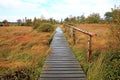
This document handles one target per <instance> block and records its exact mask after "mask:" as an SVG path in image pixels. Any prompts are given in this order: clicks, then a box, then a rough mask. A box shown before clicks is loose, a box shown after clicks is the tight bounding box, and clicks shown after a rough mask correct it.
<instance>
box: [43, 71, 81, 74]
mask: <svg viewBox="0 0 120 80" xmlns="http://www.w3.org/2000/svg"><path fill="white" fill-rule="evenodd" d="M51 73H52V74H73V73H74V74H83V71H59V72H58V71H43V72H42V74H51Z"/></svg>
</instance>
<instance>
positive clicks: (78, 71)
mask: <svg viewBox="0 0 120 80" xmlns="http://www.w3.org/2000/svg"><path fill="white" fill-rule="evenodd" d="M39 80H86V75H85V73H84V71H83V69H82V68H81V66H80V64H79V62H78V61H77V60H76V58H75V56H74V54H73V52H72V51H71V49H70V47H69V44H68V42H67V41H66V38H65V37H64V34H63V32H62V30H61V28H60V27H58V28H57V29H56V33H55V35H54V37H53V40H52V43H51V54H50V55H49V56H48V57H47V59H46V61H45V64H44V66H43V69H42V72H41V74H40V79H39Z"/></svg>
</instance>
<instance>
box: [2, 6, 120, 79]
mask: <svg viewBox="0 0 120 80" xmlns="http://www.w3.org/2000/svg"><path fill="white" fill-rule="evenodd" d="M104 16H105V18H104V19H103V18H101V17H100V15H99V13H92V14H90V15H89V16H88V17H85V16H84V15H81V16H75V17H73V16H70V17H67V18H65V19H64V20H61V21H57V20H55V19H53V18H50V19H44V17H43V16H42V17H41V18H36V17H35V18H34V19H33V20H32V19H28V18H25V19H24V20H23V21H22V20H21V19H18V20H17V22H15V23H13V22H9V21H7V20H3V21H2V22H0V26H1V27H0V80H1V79H3V80H8V79H9V80H37V79H38V78H39V75H40V72H41V68H42V66H43V64H44V60H45V58H46V56H47V55H48V54H49V51H50V49H49V44H50V41H51V38H52V36H53V33H54V30H55V25H58V24H59V25H61V24H62V23H65V24H70V25H73V26H77V27H79V28H81V29H84V30H87V31H90V32H94V33H97V36H96V37H93V40H92V44H93V46H92V49H93V51H92V53H93V54H92V61H91V63H89V62H87V36H85V35H83V34H81V33H79V32H76V34H77V35H76V36H77V37H76V38H77V40H76V43H77V44H76V45H73V43H72V39H71V38H70V37H69V36H68V32H69V30H68V31H67V32H66V37H67V39H68V41H69V43H70V45H71V47H72V49H73V51H74V53H75V55H76V58H77V59H78V61H80V64H81V65H82V67H83V69H84V71H85V73H86V75H87V80H119V79H120V7H115V8H113V9H112V10H111V12H106V13H105V15H104Z"/></svg>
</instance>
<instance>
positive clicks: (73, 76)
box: [41, 73, 85, 78]
mask: <svg viewBox="0 0 120 80" xmlns="http://www.w3.org/2000/svg"><path fill="white" fill-rule="evenodd" d="M46 77H47V78H84V77H85V75H84V74H74V73H73V74H62V75H61V74H41V78H46Z"/></svg>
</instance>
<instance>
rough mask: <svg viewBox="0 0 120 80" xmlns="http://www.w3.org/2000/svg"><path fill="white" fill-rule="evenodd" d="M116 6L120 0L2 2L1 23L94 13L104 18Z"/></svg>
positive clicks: (14, 0)
mask: <svg viewBox="0 0 120 80" xmlns="http://www.w3.org/2000/svg"><path fill="white" fill-rule="evenodd" d="M114 5H117V6H119V5H120V0H0V21H3V20H5V19H7V20H8V21H10V22H15V21H17V20H18V19H24V18H25V17H27V18H31V19H33V18H34V17H37V18H41V16H44V18H45V19H48V18H54V19H56V20H60V19H64V18H66V17H69V16H70V15H72V16H80V15H85V16H88V15H90V14H92V13H99V14H100V16H101V17H103V16H104V14H105V12H107V11H111V8H114Z"/></svg>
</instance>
